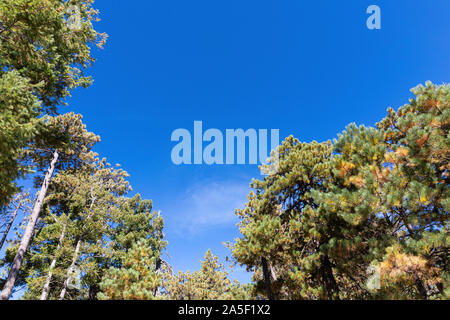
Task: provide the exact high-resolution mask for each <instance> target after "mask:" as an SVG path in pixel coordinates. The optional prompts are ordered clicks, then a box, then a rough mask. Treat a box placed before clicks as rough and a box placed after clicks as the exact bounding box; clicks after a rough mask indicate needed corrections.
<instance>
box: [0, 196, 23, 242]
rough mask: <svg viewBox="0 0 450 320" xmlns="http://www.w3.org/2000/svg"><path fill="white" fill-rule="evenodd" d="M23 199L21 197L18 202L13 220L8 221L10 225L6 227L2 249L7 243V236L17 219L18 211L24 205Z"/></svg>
mask: <svg viewBox="0 0 450 320" xmlns="http://www.w3.org/2000/svg"><path fill="white" fill-rule="evenodd" d="M22 201H23V199H20V201H19V203H18V204H17V206H16V208H15V210H14V212H13V214H12V216H11V220H10V221H9V223H8V227H7V228H6V230H5V233H4V234H3V237H2V240H1V241H0V250H1V249H2V248H3V245H4V244H5V241H6V237H7V236H8V233H9V230H10V229H11V226H12V225H13V223H14V219H16V216H17V212H19V210H20V208H21V206H22Z"/></svg>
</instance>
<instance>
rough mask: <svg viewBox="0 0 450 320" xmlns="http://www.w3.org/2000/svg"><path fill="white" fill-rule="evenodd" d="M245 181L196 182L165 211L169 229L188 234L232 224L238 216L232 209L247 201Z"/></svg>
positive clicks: (247, 184) (247, 186)
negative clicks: (168, 210)
mask: <svg viewBox="0 0 450 320" xmlns="http://www.w3.org/2000/svg"><path fill="white" fill-rule="evenodd" d="M248 192H249V182H248V181H222V182H204V183H196V184H195V185H193V186H191V187H190V188H189V189H188V190H187V191H186V192H185V194H184V195H183V196H181V197H180V198H179V199H178V200H177V201H176V205H175V206H174V207H173V208H171V209H170V212H167V211H166V217H167V218H169V216H170V218H169V219H168V223H170V225H166V226H167V227H168V228H170V229H174V230H175V231H177V232H183V233H186V232H187V233H189V234H190V235H193V234H196V233H199V232H204V231H206V230H209V229H213V228H217V227H225V226H230V227H232V226H234V225H235V224H236V223H237V221H238V219H237V217H236V215H235V214H234V211H235V209H237V208H242V207H243V206H244V204H245V202H246V201H247V194H248Z"/></svg>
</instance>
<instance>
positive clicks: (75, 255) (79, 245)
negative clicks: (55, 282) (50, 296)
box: [59, 238, 81, 300]
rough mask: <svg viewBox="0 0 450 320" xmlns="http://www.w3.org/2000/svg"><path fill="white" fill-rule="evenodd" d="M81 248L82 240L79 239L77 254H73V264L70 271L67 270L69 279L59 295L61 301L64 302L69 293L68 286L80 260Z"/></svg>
mask: <svg viewBox="0 0 450 320" xmlns="http://www.w3.org/2000/svg"><path fill="white" fill-rule="evenodd" d="M80 247H81V238H80V239H78V242H77V246H76V247H75V253H74V254H73V258H72V263H71V264H70V267H69V269H67V278H66V280H65V281H64V286H63V288H62V290H61V293H60V294H59V300H64V297H65V295H66V292H67V286H68V285H69V280H70V276H71V274H72V272H73V269H74V268H75V263H77V260H78V253H79V252H80Z"/></svg>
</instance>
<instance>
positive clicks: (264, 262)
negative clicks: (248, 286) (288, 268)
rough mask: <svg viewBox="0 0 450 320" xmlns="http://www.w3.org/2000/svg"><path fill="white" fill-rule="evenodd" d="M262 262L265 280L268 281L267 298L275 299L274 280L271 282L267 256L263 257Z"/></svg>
mask: <svg viewBox="0 0 450 320" xmlns="http://www.w3.org/2000/svg"><path fill="white" fill-rule="evenodd" d="M261 264H262V269H263V277H264V281H265V283H266V292H267V298H268V299H269V300H275V298H274V296H273V291H272V282H271V279H270V271H269V266H268V264H267V260H266V258H264V257H263V258H261Z"/></svg>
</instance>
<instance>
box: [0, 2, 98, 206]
mask: <svg viewBox="0 0 450 320" xmlns="http://www.w3.org/2000/svg"><path fill="white" fill-rule="evenodd" d="M71 5H73V6H77V7H78V8H79V12H80V19H81V20H80V21H81V28H79V30H75V29H73V28H71V27H70V25H69V24H68V21H67V19H68V18H69V17H68V15H67V13H66V12H67V9H68V7H69V6H71ZM96 19H97V11H96V10H94V9H93V8H92V1H81V0H80V1H78V0H76V1H75V0H72V1H64V0H33V1H31V0H1V1H0V132H1V133H2V134H1V135H0V210H1V209H2V207H4V206H6V205H8V202H9V201H10V200H11V197H12V195H13V194H14V193H15V192H17V191H18V187H17V186H16V184H15V180H16V179H18V178H22V177H23V176H24V174H26V173H28V172H29V169H30V168H29V167H28V166H26V165H24V164H23V163H22V157H23V152H24V148H25V147H27V145H28V143H30V142H31V141H32V140H33V138H34V137H35V136H36V135H37V134H38V133H39V132H40V131H41V129H42V119H40V116H42V115H44V114H49V115H55V112H56V108H57V106H58V105H61V104H63V103H64V101H65V98H66V97H67V96H68V95H69V94H70V90H72V89H73V88H76V87H79V86H82V87H87V86H88V85H89V84H90V83H91V82H92V81H91V79H90V77H87V76H85V75H83V69H84V68H86V67H87V66H88V65H90V64H92V63H93V62H94V59H93V58H92V57H91V46H92V45H98V46H99V47H101V46H102V45H103V43H104V41H105V39H106V35H105V34H100V33H98V32H97V31H95V30H94V28H93V26H92V22H93V21H95V20H96Z"/></svg>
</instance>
